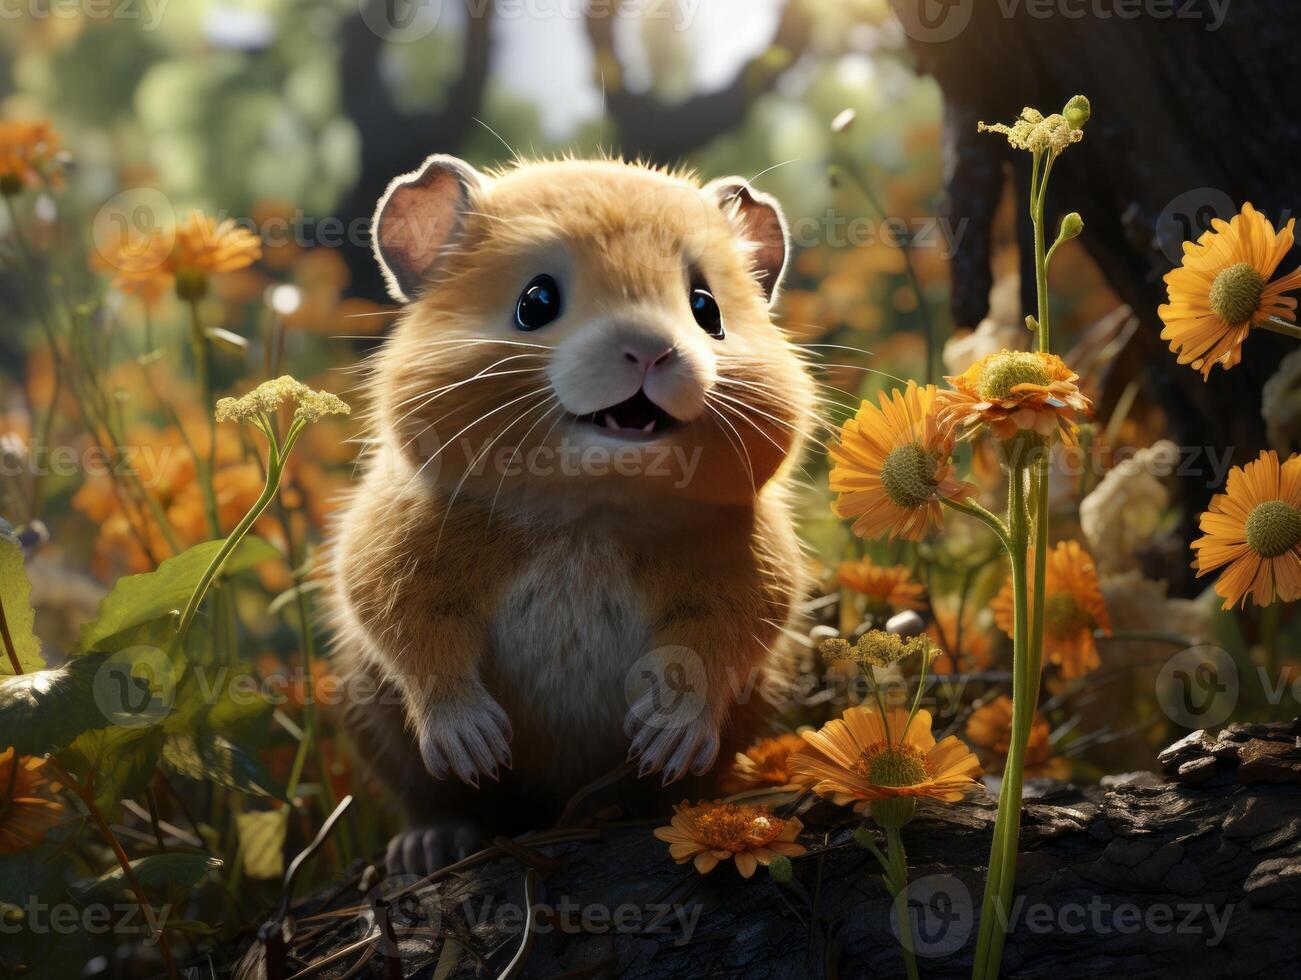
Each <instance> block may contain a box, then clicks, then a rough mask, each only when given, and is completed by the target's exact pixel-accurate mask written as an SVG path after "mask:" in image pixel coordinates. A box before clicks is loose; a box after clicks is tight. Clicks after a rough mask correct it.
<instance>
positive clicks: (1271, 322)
mask: <svg viewBox="0 0 1301 980" xmlns="http://www.w3.org/2000/svg"><path fill="white" fill-rule="evenodd" d="M1257 326H1261V327H1264V328H1265V329H1266V330H1272V331H1273V332H1274V333H1281V334H1283V335H1284V336H1285V337H1291V338H1293V339H1294V340H1301V326H1298V325H1297V324H1295V323H1291V322H1289V321H1287V320H1284V319H1283V318H1282V317H1277V316H1272V317H1270V318H1269V319H1267V320H1262V321H1261V322H1260V323H1259V324H1257Z"/></svg>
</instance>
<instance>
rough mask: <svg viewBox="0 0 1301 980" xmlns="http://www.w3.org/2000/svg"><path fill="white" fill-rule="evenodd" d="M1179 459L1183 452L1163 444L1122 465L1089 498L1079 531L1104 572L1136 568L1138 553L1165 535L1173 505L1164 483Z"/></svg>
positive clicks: (1082, 504)
mask: <svg viewBox="0 0 1301 980" xmlns="http://www.w3.org/2000/svg"><path fill="white" fill-rule="evenodd" d="M1178 458H1179V450H1178V447H1176V446H1175V444H1174V443H1173V442H1170V441H1169V440H1168V439H1163V440H1162V441H1161V442H1158V443H1156V444H1155V445H1154V446H1150V447H1149V448H1147V449H1140V450H1139V451H1138V452H1137V453H1135V454H1134V455H1133V456H1132V457H1131V458H1130V459H1127V460H1125V461H1124V462H1122V463H1120V464H1118V465H1117V466H1116V467H1115V468H1114V469H1113V470H1111V472H1109V473H1108V474H1107V475H1106V476H1104V477H1103V478H1102V482H1101V483H1099V484H1098V486H1097V487H1096V488H1095V489H1094V491H1093V492H1092V493H1090V494H1089V495H1088V496H1087V497H1085V498H1084V500H1083V502H1082V503H1081V504H1080V527H1081V529H1082V530H1083V531H1084V536H1085V537H1086V538H1087V539H1088V541H1089V550H1090V551H1091V552H1092V553H1093V554H1094V556H1095V557H1096V560H1097V563H1098V567H1099V569H1100V570H1101V571H1102V572H1104V573H1106V572H1118V571H1124V570H1126V569H1131V568H1134V567H1136V566H1137V560H1136V555H1137V553H1138V551H1139V550H1140V549H1141V548H1142V547H1143V545H1144V544H1146V543H1147V542H1148V541H1149V540H1150V539H1151V538H1152V536H1153V535H1155V534H1156V532H1157V531H1158V530H1160V527H1161V521H1162V518H1163V517H1164V513H1165V510H1166V508H1167V507H1168V506H1169V503H1170V493H1169V491H1168V490H1167V489H1166V487H1165V484H1164V483H1163V482H1162V478H1163V477H1167V476H1169V475H1170V474H1171V473H1173V472H1174V469H1175V467H1176V465H1177V463H1178Z"/></svg>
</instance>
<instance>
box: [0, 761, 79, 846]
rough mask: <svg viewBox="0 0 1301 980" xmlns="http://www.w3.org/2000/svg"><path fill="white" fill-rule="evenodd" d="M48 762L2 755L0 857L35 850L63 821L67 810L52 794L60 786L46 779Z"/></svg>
mask: <svg viewBox="0 0 1301 980" xmlns="http://www.w3.org/2000/svg"><path fill="white" fill-rule="evenodd" d="M45 766H46V763H45V760H43V759H35V758H32V757H31V756H26V757H23V758H21V759H20V758H18V757H16V756H15V754H14V750H13V749H5V750H4V751H3V752H0V854H15V853H17V852H18V851H23V850H26V849H28V848H30V847H35V846H36V845H37V844H39V843H40V842H41V841H42V840H44V839H45V835H46V834H47V833H49V832H50V829H51V828H52V827H54V826H55V825H56V824H57V823H58V822H59V821H60V820H62V819H63V814H64V811H65V810H66V809H67V807H65V806H64V805H63V804H62V803H60V802H59V801H57V800H53V799H50V794H51V793H54V792H57V791H58V789H59V784H58V783H54V782H51V781H50V780H49V779H48V778H47V777H46V775H45Z"/></svg>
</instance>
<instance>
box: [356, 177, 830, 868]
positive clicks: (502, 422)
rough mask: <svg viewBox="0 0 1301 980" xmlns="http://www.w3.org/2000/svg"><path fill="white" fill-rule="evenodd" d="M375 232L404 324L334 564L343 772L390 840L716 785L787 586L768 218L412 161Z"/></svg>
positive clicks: (647, 187) (791, 416) (510, 824)
mask: <svg viewBox="0 0 1301 980" xmlns="http://www.w3.org/2000/svg"><path fill="white" fill-rule="evenodd" d="M376 241H377V254H378V257H379V259H380V261H381V264H382V265H383V267H384V269H385V272H386V274H388V276H389V279H390V285H391V289H392V291H393V292H394V295H395V297H397V298H400V299H402V300H405V301H408V305H407V307H406V310H405V311H404V313H403V315H402V317H401V319H400V321H399V323H398V324H397V326H396V327H395V329H394V331H393V333H392V335H391V336H390V337H389V338H388V340H387V341H386V344H385V346H384V348H383V349H382V350H381V351H380V352H379V354H378V355H376V358H375V360H374V362H373V365H372V372H371V377H370V381H369V392H370V396H371V399H372V403H373V422H372V432H371V445H372V449H371V451H370V452H369V453H368V455H367V458H366V460H365V463H364V470H363V475H362V477H361V479H360V481H359V482H358V484H357V486H356V487H355V488H354V490H353V491H352V493H351V496H350V498H349V500H348V502H347V505H346V506H345V507H344V508H343V509H342V512H341V517H340V518H339V520H338V522H337V525H336V528H335V533H334V541H333V545H332V548H331V579H332V583H331V584H332V589H331V592H332V609H333V613H334V618H335V622H336V627H337V629H336V633H337V651H338V652H337V657H338V658H339V659H340V660H341V661H342V662H343V664H344V669H345V672H346V673H347V674H348V675H349V676H350V678H351V680H352V683H350V684H349V685H348V687H347V689H348V690H349V691H350V703H349V705H348V719H349V724H350V727H351V730H352V733H353V736H354V739H355V740H356V742H357V744H358V745H359V747H360V749H361V753H362V755H363V757H364V758H365V759H366V760H367V761H368V762H370V763H371V764H373V766H374V768H375V769H376V771H377V772H378V774H379V775H380V776H381V778H382V779H383V780H384V782H385V783H387V784H388V786H389V788H390V789H391V790H392V791H393V792H394V793H395V794H396V795H397V796H398V797H399V798H400V800H401V801H402V803H403V805H404V807H405V809H406V810H407V814H408V818H409V820H410V822H411V823H412V824H413V825H415V826H417V827H421V826H434V827H445V826H448V825H451V824H455V823H468V824H470V825H472V826H473V827H474V828H476V830H477V831H478V832H479V833H488V832H492V833H498V832H518V831H520V830H523V829H526V828H528V827H535V826H543V825H546V824H547V823H548V822H553V821H554V820H555V819H556V817H557V816H558V815H559V811H560V808H561V807H563V805H564V803H565V801H566V800H568V799H569V798H570V796H572V794H573V793H574V792H575V791H576V790H578V789H579V788H581V787H583V786H586V785H587V784H589V783H591V782H592V781H594V780H596V779H598V778H599V777H601V776H603V775H604V774H606V773H607V772H610V771H611V770H612V769H617V768H618V767H619V766H620V765H621V764H622V763H623V762H624V761H625V760H626V759H630V758H631V759H632V760H633V761H634V762H635V763H636V767H637V772H635V773H633V774H632V775H631V776H630V778H629V779H628V780H625V784H626V785H624V786H622V788H621V789H620V790H619V799H620V801H621V802H623V803H625V804H627V805H629V806H630V807H632V808H634V809H636V808H637V807H641V806H649V805H653V802H652V801H653V800H654V799H655V798H656V797H657V795H658V794H657V792H656V790H657V789H658V787H659V786H660V784H661V782H674V781H676V780H678V779H681V778H684V777H687V778H690V777H692V776H693V775H694V776H695V777H696V778H697V779H701V778H705V777H706V774H707V773H709V771H710V770H711V769H722V768H725V767H726V766H729V765H730V760H731V758H732V755H733V754H734V752H735V751H737V750H739V749H740V748H744V746H745V744H746V742H747V741H748V739H749V738H750V737H752V736H753V735H754V734H756V732H758V731H759V730H760V729H761V726H762V724H763V716H764V714H765V712H766V711H767V710H768V709H767V707H766V704H765V702H764V700H763V698H762V695H761V692H762V690H763V689H764V687H765V685H766V680H767V679H769V678H771V675H772V673H773V672H774V671H776V672H777V673H780V672H781V671H782V669H783V667H782V665H781V657H780V656H779V655H778V653H777V651H778V647H779V645H780V641H781V636H782V630H783V628H784V627H786V626H787V625H788V623H789V622H790V620H791V617H792V615H793V610H794V608H795V606H796V604H797V602H798V599H799V597H800V596H801V594H802V592H803V590H804V586H805V583H804V566H805V563H804V560H803V557H802V555H801V552H800V548H799V543H798V540H797V538H796V535H795V532H794V526H793V520H792V516H791V512H790V504H789V500H788V497H789V489H788V483H789V472H790V470H791V468H792V466H793V464H794V461H795V458H796V457H797V455H798V453H799V451H800V444H801V435H802V433H803V432H805V431H806V430H807V429H808V428H809V427H810V426H811V424H812V422H813V416H814V412H813V404H814V398H813V385H812V382H811V380H810V379H809V377H808V375H807V373H806V371H805V369H804V367H803V365H802V364H801V362H800V360H799V359H798V357H797V356H796V353H795V351H794V349H793V348H792V346H791V345H790V344H789V343H788V341H787V340H786V339H785V338H784V336H783V335H782V334H781V332H780V331H779V330H778V328H777V327H775V326H774V325H773V324H772V322H771V320H770V317H769V313H768V308H769V302H770V300H771V297H772V294H773V291H774V290H775V288H776V285H777V282H778V280H779V278H780V274H781V268H782V266H783V265H784V261H785V234H784V224H783V222H782V219H781V216H780V211H779V210H777V209H776V206H775V204H773V203H772V202H771V201H769V200H767V199H766V198H763V197H762V196H761V195H757V194H755V193H754V192H753V191H751V190H750V189H749V188H748V187H747V186H746V185H745V184H744V183H743V182H739V181H724V182H716V183H715V184H711V185H708V186H706V187H703V188H702V187H700V186H699V185H697V184H696V183H694V182H693V181H691V180H689V179H688V178H685V177H680V176H674V175H669V174H665V173H662V172H659V171H655V170H651V169H648V168H643V167H637V166H631V165H626V164H619V163H613V162H604V161H603V162H593V163H584V162H561V163H542V164H526V165H521V166H519V167H517V168H516V169H513V170H511V171H509V172H507V173H504V174H498V175H494V176H490V177H486V176H483V175H481V174H478V173H477V172H475V171H473V170H471V169H470V168H469V167H468V166H466V165H465V164H463V163H461V162H460V161H455V160H451V159H450V158H445V157H434V158H431V159H430V160H429V161H427V163H426V165H425V167H424V168H422V170H421V171H419V172H417V173H416V174H412V175H408V176H407V177H404V178H400V179H399V180H398V181H395V183H394V185H393V187H392V188H391V189H390V192H389V193H388V194H387V195H386V196H385V199H384V200H383V201H382V202H381V205H380V209H379V212H378V213H377V218H376ZM666 665H667V666H668V668H670V669H669V670H668V672H667V673H666V672H665V668H666ZM684 699H685V700H684ZM670 700H673V701H677V702H681V704H679V705H678V706H677V709H676V710H675V711H674V712H673V713H672V718H671V720H668V721H666V720H665V719H666V718H668V716H667V715H663V714H662V712H661V709H665V708H672V707H673V705H672V704H670V703H669V702H670ZM720 760H721V761H720ZM652 774H654V777H653V778H652ZM636 776H641V777H642V778H640V779H637V778H633V777H636ZM684 792H685V791H684V789H683V787H681V786H678V787H675V793H674V795H673V798H674V799H680V798H682V796H683V795H684ZM419 839H420V840H421V841H423V844H424V847H425V853H426V854H427V855H428V854H429V853H430V852H429V848H430V847H431V841H432V842H433V843H432V846H433V847H434V852H433V854H434V856H430V857H429V858H428V860H429V861H433V860H435V857H436V856H437V855H439V854H442V855H443V856H447V855H446V853H445V852H443V851H439V850H438V848H439V847H441V846H443V842H442V841H441V840H440V839H438V835H437V833H435V834H434V836H433V837H431V836H430V834H429V833H424V834H423V836H421V837H420V838H419ZM458 839H460V838H458ZM407 857H408V858H410V857H411V855H410V854H409V853H408V854H407ZM407 863H412V862H410V861H408V862H407ZM414 863H416V864H419V863H421V862H419V861H416V862H414ZM425 863H428V861H426V862H425Z"/></svg>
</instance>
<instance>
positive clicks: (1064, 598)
mask: <svg viewBox="0 0 1301 980" xmlns="http://www.w3.org/2000/svg"><path fill="white" fill-rule="evenodd" d="M1091 625H1092V623H1091V617H1090V616H1089V614H1088V612H1086V611H1085V610H1084V609H1083V608H1082V607H1081V606H1080V604H1079V603H1078V602H1076V601H1075V597H1074V596H1072V595H1068V594H1067V593H1065V592H1059V593H1057V594H1056V595H1050V596H1048V597H1047V598H1045V599H1044V628H1045V630H1046V632H1047V633H1048V635H1049V636H1053V637H1058V638H1061V637H1065V636H1070V635H1072V634H1074V633H1078V632H1080V630H1086V629H1089V628H1090V626H1091Z"/></svg>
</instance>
